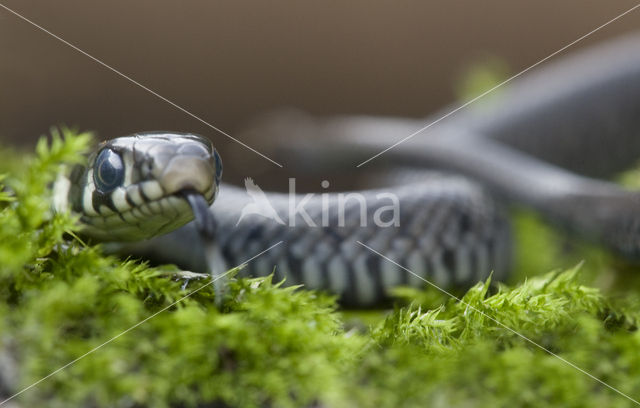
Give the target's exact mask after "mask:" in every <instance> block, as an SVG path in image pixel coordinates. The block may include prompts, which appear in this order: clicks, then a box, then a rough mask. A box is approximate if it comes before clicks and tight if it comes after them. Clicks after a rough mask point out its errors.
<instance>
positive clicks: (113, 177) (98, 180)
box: [93, 149, 124, 193]
mask: <svg viewBox="0 0 640 408" xmlns="http://www.w3.org/2000/svg"><path fill="white" fill-rule="evenodd" d="M123 180H124V164H123V163H122V158H121V157H120V155H118V153H116V152H114V151H113V150H111V149H103V150H102V151H101V152H100V153H99V154H98V157H97V158H96V162H95V164H94V165H93V182H94V183H95V185H96V188H97V189H98V190H99V191H100V192H102V193H108V192H110V191H111V190H113V189H115V188H116V187H118V186H119V185H121V184H122V181H123Z"/></svg>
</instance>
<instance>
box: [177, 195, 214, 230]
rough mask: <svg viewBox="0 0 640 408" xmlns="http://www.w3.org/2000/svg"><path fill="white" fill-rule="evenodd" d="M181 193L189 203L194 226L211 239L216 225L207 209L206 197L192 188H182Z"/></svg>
mask: <svg viewBox="0 0 640 408" xmlns="http://www.w3.org/2000/svg"><path fill="white" fill-rule="evenodd" d="M181 194H182V196H183V197H184V198H185V199H186V200H187V203H189V207H191V211H192V212H193V217H194V219H195V224H196V228H197V229H198V231H199V232H200V234H201V235H203V236H204V237H205V238H207V239H213V237H214V233H215V227H216V225H215V219H214V218H213V214H212V213H211V211H210V210H209V202H207V199H206V198H205V197H204V195H202V193H199V192H198V191H196V190H192V189H185V190H182V193H181Z"/></svg>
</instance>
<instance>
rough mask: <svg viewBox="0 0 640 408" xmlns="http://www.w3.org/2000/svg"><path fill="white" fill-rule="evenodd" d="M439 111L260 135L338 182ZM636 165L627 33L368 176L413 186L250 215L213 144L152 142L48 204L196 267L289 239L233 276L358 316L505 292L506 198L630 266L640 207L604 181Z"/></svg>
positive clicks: (414, 144) (277, 126)
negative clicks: (274, 284) (291, 289)
mask: <svg viewBox="0 0 640 408" xmlns="http://www.w3.org/2000/svg"><path fill="white" fill-rule="evenodd" d="M441 116H442V115H437V114H436V115H434V116H433V118H431V119H429V118H427V119H426V120H415V119H398V118H380V117H343V118H333V119H323V120H319V119H313V118H308V117H306V118H304V117H303V118H302V119H300V118H298V119H300V120H293V121H291V120H288V121H284V124H282V123H283V121H278V120H274V121H271V122H269V123H267V124H266V125H263V126H261V127H259V128H258V129H259V131H258V133H260V135H261V137H262V138H263V139H264V140H272V139H273V140H276V139H278V138H279V137H280V136H282V135H283V134H290V135H293V136H294V138H293V139H291V140H290V142H289V143H285V144H282V145H280V146H279V147H278V149H275V150H272V152H273V154H281V155H282V156H281V157H283V158H284V159H283V160H285V163H286V165H288V166H291V167H292V168H296V167H299V168H300V169H305V168H307V169H309V168H312V169H313V170H314V171H316V172H321V171H323V170H327V171H329V170H333V171H335V170H336V169H337V168H339V167H340V166H345V167H344V168H342V171H344V173H345V174H347V173H349V172H353V171H354V169H355V165H357V164H358V163H359V162H362V161H363V160H365V159H367V158H369V157H371V156H373V155H376V154H377V153H379V152H381V151H382V150H384V149H386V148H388V147H389V146H390V145H392V144H393V143H395V142H396V141H398V140H400V139H402V138H403V137H405V136H407V135H411V134H413V133H414V132H416V131H417V130H419V129H421V128H422V127H423V126H425V124H427V123H431V122H433V121H434V120H436V119H438V118H440V117H441ZM289 119H290V118H289ZM638 158H640V38H639V37H633V36H632V37H628V38H623V39H620V40H617V41H615V42H613V43H610V44H606V45H603V46H602V45H601V46H598V47H596V48H593V49H591V50H588V51H586V52H582V53H579V54H576V55H573V56H570V57H565V58H563V59H560V60H559V61H557V62H554V63H550V64H547V65H546V66H545V67H543V68H542V69H539V70H536V71H532V72H531V73H527V74H526V75H523V76H522V77H520V78H518V79H517V80H515V81H513V82H511V83H509V84H508V85H506V86H504V87H502V88H500V89H499V90H498V91H496V92H495V93H494V94H492V95H490V96H489V97H487V98H485V99H484V100H482V101H478V102H477V103H475V104H473V105H470V106H468V107H466V108H465V109H463V110H460V111H459V112H456V113H455V114H454V115H451V117H449V118H446V119H445V120H442V121H437V123H436V124H434V125H433V126H430V127H429V128H428V129H426V130H425V131H424V132H421V133H420V134H417V135H415V136H414V137H411V138H410V139H407V140H406V141H405V142H403V143H400V144H398V145H397V146H395V147H394V148H392V149H390V150H388V151H386V152H385V153H384V154H382V155H380V156H379V157H376V158H375V159H374V160H371V161H370V162H367V163H365V164H363V165H362V166H361V167H362V168H363V169H367V168H369V169H371V173H372V174H391V173H393V172H394V171H395V169H403V172H404V173H406V174H410V175H411V176H410V177H408V180H409V181H408V183H407V184H402V185H393V186H387V187H380V188H378V189H372V190H363V191H357V192H353V193H356V195H348V194H345V193H319V194H315V195H312V196H305V195H297V196H295V197H293V199H292V197H291V196H289V195H287V194H284V193H262V192H261V190H259V189H254V190H253V191H254V193H256V194H258V195H260V196H261V197H263V198H264V199H266V202H268V206H266V207H265V206H264V205H263V207H262V210H265V209H266V210H269V211H271V213H270V215H269V216H265V212H264V211H262V212H261V214H262V215H260V214H256V213H255V211H254V213H243V209H246V208H247V206H251V205H257V202H258V201H257V199H256V196H255V195H254V196H250V195H249V194H248V193H247V192H248V191H249V190H250V189H249V185H250V183H249V184H247V190H246V191H245V189H243V188H239V187H235V186H231V185H227V184H223V183H221V182H220V177H221V173H222V162H221V159H220V156H219V155H218V153H217V151H216V150H215V149H214V148H213V147H211V145H210V143H209V142H208V141H207V140H205V139H203V138H200V137H198V136H195V135H190V134H179V133H168V132H151V133H141V134H137V135H132V136H128V137H123V138H116V139H113V140H110V141H107V142H104V143H103V144H101V145H100V146H99V148H98V149H97V150H96V152H95V153H94V154H93V155H91V156H90V157H89V160H88V164H87V166H76V167H75V168H74V169H73V170H72V171H71V172H70V174H68V175H66V176H64V177H61V178H60V179H59V180H58V182H57V183H56V186H55V207H56V208H57V209H58V210H65V209H67V208H70V209H71V210H72V211H73V212H76V213H78V214H79V215H80V216H81V222H82V223H83V224H84V233H85V235H87V236H89V237H91V238H94V239H96V240H98V241H138V243H134V244H128V245H127V246H126V250H127V251H130V252H131V253H134V254H139V255H142V256H145V257H150V258H152V259H155V260H156V261H157V262H170V263H176V264H178V265H180V266H181V267H183V268H187V269H190V270H193V271H199V272H204V271H207V270H209V269H219V270H222V269H224V268H230V267H233V266H236V265H238V264H241V263H243V262H244V261H246V260H247V259H248V258H251V257H252V256H254V255H256V254H258V253H260V252H261V251H263V250H264V249H266V248H268V247H270V246H271V245H273V244H275V243H276V242H280V241H282V244H281V245H277V246H275V247H273V248H272V249H270V250H269V251H267V252H266V253H264V254H262V255H261V256H260V257H258V258H257V259H255V260H254V261H252V262H250V263H249V264H248V266H247V268H245V269H244V270H243V273H246V274H250V275H264V274H268V273H271V272H274V273H275V275H276V279H280V278H286V283H287V284H304V285H305V287H307V288H315V289H325V290H329V291H331V292H333V293H335V294H338V295H339V296H340V298H341V300H342V302H344V303H346V304H350V305H358V306H366V305H371V304H374V303H376V302H379V301H381V300H382V299H384V298H385V297H386V296H387V293H388V290H389V288H391V287H394V286H397V285H413V286H423V285H424V281H423V280H422V279H421V278H423V279H428V280H430V281H431V282H433V283H435V284H437V285H440V286H443V287H447V288H448V287H452V286H468V285H471V284H473V283H475V282H477V281H478V280H481V279H485V278H486V277H487V276H488V275H489V274H490V273H493V276H494V279H496V280H501V279H504V278H505V277H506V276H507V273H508V271H509V268H510V254H511V247H512V242H511V237H510V227H509V223H508V221H507V219H506V217H505V215H504V212H503V203H518V204H520V205H525V206H528V207H530V208H533V209H534V210H536V211H538V212H540V213H541V214H542V215H543V216H545V217H547V218H548V219H550V220H552V221H553V222H556V223H558V224H560V225H562V226H564V227H566V228H567V229H568V230H569V231H572V232H574V233H576V234H579V235H580V236H583V237H586V238H588V239H591V240H594V241H596V242H599V243H601V244H603V245H604V246H607V247H609V248H611V249H612V250H614V251H615V252H618V253H620V254H622V255H624V256H626V257H629V258H638V255H640V194H639V193H637V192H633V191H626V190H624V189H622V188H621V187H618V186H617V185H615V184H613V183H611V182H608V181H603V180H604V179H606V178H609V177H611V176H612V175H614V174H616V172H619V171H621V170H623V169H625V168H628V167H630V166H631V165H633V164H634V162H635V161H636V160H638ZM287 160H288V161H287ZM345 163H349V165H350V167H348V166H346V165H345ZM374 170H375V172H374ZM434 170H435V171H434ZM249 192H250V191H249ZM394 200H396V201H394ZM292 201H293V202H294V204H292ZM363 201H364V203H365V204H363ZM210 205H211V207H210V209H209V206H210ZM292 205H293V207H294V208H293V209H294V211H293V212H292V211H291V210H292ZM394 205H397V207H394ZM296 206H299V207H296ZM249 208H250V207H249ZM296 208H298V209H300V210H301V211H297V210H296ZM258 212H260V211H258ZM194 215H195V218H196V219H195V222H189V221H190V220H191V219H193V217H194ZM183 224H186V225H184V226H182V225H183ZM381 224H382V226H381ZM203 237H209V238H210V239H209V238H207V239H205V238H203ZM147 238H151V239H147ZM367 247H368V248H367ZM372 249H373V250H374V251H375V252H374V251H372ZM376 252H378V253H379V254H378V253H376ZM380 254H382V255H384V256H385V257H388V258H390V259H392V260H393V261H395V262H397V263H398V264H400V265H403V266H404V267H406V268H407V269H409V270H411V271H412V272H413V273H415V275H414V274H411V273H409V272H407V271H406V270H405V269H403V268H401V267H399V266H398V265H396V264H394V263H392V262H389V261H388V260H386V259H384V258H383V257H381V256H380ZM218 272H220V271H218Z"/></svg>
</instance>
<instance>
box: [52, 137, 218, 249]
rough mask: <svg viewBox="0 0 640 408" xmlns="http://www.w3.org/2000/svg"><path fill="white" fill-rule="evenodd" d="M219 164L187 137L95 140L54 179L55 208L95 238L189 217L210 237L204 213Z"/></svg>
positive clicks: (139, 234)
mask: <svg viewBox="0 0 640 408" xmlns="http://www.w3.org/2000/svg"><path fill="white" fill-rule="evenodd" d="M221 176H222V161H221V159H220V156H219V155H218V153H217V151H216V150H215V149H214V148H213V146H212V145H211V142H210V141H209V140H207V139H205V138H203V137H200V136H197V135H193V134H182V133H167V132H152V133H139V134H135V135H132V136H125V137H119V138H116V139H112V140H109V141H106V142H103V143H101V144H100V145H99V146H98V148H97V149H96V151H95V152H94V153H93V154H91V155H90V156H89V158H88V162H87V165H86V166H76V167H75V168H74V169H73V170H72V172H71V174H70V175H69V176H68V177H67V178H66V180H64V179H62V180H61V179H59V180H58V181H57V182H56V186H55V191H54V196H55V199H54V202H55V204H54V206H55V207H56V209H58V210H60V209H65V208H70V209H71V210H72V212H74V213H77V214H79V215H80V222H81V223H82V224H83V229H82V233H83V234H84V235H86V236H88V237H90V238H93V239H96V240H99V241H137V240H140V239H147V238H151V237H153V236H156V235H159V234H163V233H166V232H169V231H172V230H174V229H176V228H178V227H180V226H182V225H184V224H186V223H187V222H189V221H191V220H193V218H194V215H195V216H196V219H197V221H198V223H199V225H200V227H201V229H203V230H205V231H206V232H207V233H209V234H212V233H213V230H212V228H213V227H212V223H213V221H212V216H211V215H210V212H209V211H207V210H206V209H208V206H209V205H211V204H212V203H213V201H214V200H215V198H216V195H217V193H218V188H219V184H220V178H221Z"/></svg>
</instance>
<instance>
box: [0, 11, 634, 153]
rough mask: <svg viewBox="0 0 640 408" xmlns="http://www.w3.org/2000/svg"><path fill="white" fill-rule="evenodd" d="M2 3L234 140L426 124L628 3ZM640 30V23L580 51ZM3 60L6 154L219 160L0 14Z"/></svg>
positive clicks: (179, 123)
mask: <svg viewBox="0 0 640 408" xmlns="http://www.w3.org/2000/svg"><path fill="white" fill-rule="evenodd" d="M0 3H2V4H5V5H6V6H7V7H10V8H12V9H14V10H16V11H17V12H19V13H20V14H22V15H24V16H25V17H27V18H29V19H31V20H32V21H34V22H35V23H37V24H39V25H41V26H43V27H44V28H46V29H47V30H50V31H51V32H53V33H55V34H57V35H59V36H60V37H61V38H63V39H65V40H67V41H69V42H71V43H73V44H74V45H76V46H78V47H79V48H81V49H82V50H84V51H86V52H88V53H90V54H92V55H94V56H95V57H97V58H99V59H101V60H103V61H104V62H105V63H107V64H109V65H111V66H112V67H114V68H116V69H117V70H119V71H121V72H123V73H124V74H126V75H128V76H130V77H131V78H133V79H135V80H136V81H139V82H140V83H142V84H144V85H146V86H148V87H149V88H151V89H153V90H154V91H156V92H158V93H159V94H161V95H163V96H165V97H166V98H168V99H170V100H172V101H174V102H175V103H177V104H179V105H181V106H183V107H184V108H186V109H188V110H190V111H192V112H193V113H194V114H196V115H199V116H201V117H202V118H203V119H205V120H207V121H209V122H211V123H212V124H214V125H215V126H218V127H219V128H221V129H224V130H225V131H227V132H229V133H230V134H234V132H237V131H238V129H240V128H241V127H242V125H243V124H244V123H246V121H247V120H249V119H250V118H252V117H254V116H255V115H256V114H259V113H262V112H265V111H267V110H270V109H273V108H277V107H282V106H294V107H298V108H301V109H304V110H307V111H309V112H311V113H313V114H334V113H367V114H385V115H406V116H424V115H426V114H428V113H429V112H431V111H433V110H436V109H438V108H442V107H443V106H445V105H446V104H447V103H450V102H451V101H453V100H454V92H453V84H454V82H455V80H456V78H458V77H459V75H460V72H462V70H464V69H465V67H467V66H468V65H469V64H470V63H471V62H473V61H474V60H477V59H478V58H482V57H483V56H498V57H501V58H504V59H505V60H506V62H507V64H508V66H509V70H510V72H511V73H515V72H518V71H520V70H522V69H524V68H526V67H527V66H529V65H531V64H533V63H535V62H536V61H538V60H539V59H541V58H543V57H545V56H547V55H548V54H550V53H552V52H554V51H556V50H557V49H559V48H560V47H562V46H564V45H566V44H567V43H569V42H571V41H573V40H575V39H577V38H578V37H580V36H582V35H583V34H585V33H587V32H588V31H590V30H592V29H594V28H596V27H597V26H599V25H601V24H603V23H604V22H606V21H607V20H609V19H611V18H613V17H615V16H616V15H618V14H620V13H621V12H623V11H624V10H626V9H628V8H630V7H632V6H633V5H634V4H635V1H630V0H629V1H622V0H619V1H602V0H565V1H561V2H558V1H552V0H542V1H541V0H538V1H528V2H523V1H518V2H515V1H512V0H487V1H482V2H479V1H471V0H467V1H449V2H445V1H430V2H427V1H403V2H398V1H381V2H370V1H364V0H352V1H348V2H296V1H271V2H263V1H256V0H250V1H224V2H222V1H217V2H211V1H186V2H176V1H150V0H146V1H136V2H130V1H110V2H85V1H68V0H62V1H56V2H43V1H24V0H20V1H17V0H0ZM638 27H640V10H636V11H635V12H633V13H631V14H629V15H627V16H625V17H624V18H622V19H621V20H619V21H617V22H615V23H613V24H611V25H610V26H608V27H606V28H604V29H603V30H601V31H600V32H598V33H596V34H594V35H593V36H592V37H590V38H589V39H587V40H585V41H584V42H581V43H580V44H579V45H578V46H577V47H575V48H576V49H577V48H578V47H583V46H586V45H588V44H590V43H594V42H598V41H603V40H605V39H606V38H609V37H614V36H617V35H620V34H623V33H626V32H630V31H632V30H633V29H636V28H638ZM573 50H575V49H573ZM0 56H1V57H0V90H1V92H0V138H1V140H2V141H5V142H6V141H8V140H10V141H12V142H15V143H20V144H31V143H33V141H34V140H36V138H37V137H38V136H39V135H41V134H43V133H45V132H47V130H48V129H49V127H50V126H51V125H53V124H67V125H72V126H76V127H78V128H79V129H83V130H84V129H90V130H96V131H97V132H98V133H99V135H100V137H101V138H110V137H114V136H119V135H123V134H126V133H130V132H134V131H138V130H158V129H162V130H181V131H192V132H197V133H201V134H204V135H207V136H209V137H210V138H212V139H213V140H214V142H215V144H216V145H217V146H218V147H219V148H220V150H221V151H222V152H223V157H224V149H225V147H224V146H225V144H226V143H228V140H227V139H226V138H225V137H224V136H221V135H219V134H217V133H216V132H215V131H213V130H211V129H209V128H207V127H206V126H204V125H202V124H201V123H199V122H198V121H196V120H195V119H193V118H191V117H189V116H187V115H186V114H184V113H183V112H180V111H179V110H177V109H175V108H174V107H172V106H170V105H168V104H167V103H166V102H163V101H161V100H160V99H158V98H157V97H155V96H153V95H151V94H149V93H148V92H146V91H144V90H143V89H140V88H139V87H137V86H134V85H133V84H132V83H130V82H128V81H126V80H124V79H123V78H121V77H119V76H118V75H116V74H114V73H113V72H111V71H109V70H107V69H106V68H104V67H102V66H100V65H99V64H97V63H96V62H94V61H92V60H91V59H89V58H87V57H86V56H84V55H82V54H80V53H78V52H77V51H74V50H73V49H71V48H70V47H68V46H66V45H64V44H63V43H61V42H60V41H58V40H56V39H54V38H52V37H51V36H49V35H47V34H45V33H44V32H42V31H40V30H38V29H36V28H35V27H33V26H32V25H30V24H28V23H26V22H25V21H22V20H20V19H19V18H17V17H16V16H14V15H12V14H10V13H9V12H8V11H6V10H2V9H0ZM253 156H254V154H253V153H251V152H249V151H247V160H253V159H255V158H256V157H253Z"/></svg>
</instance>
